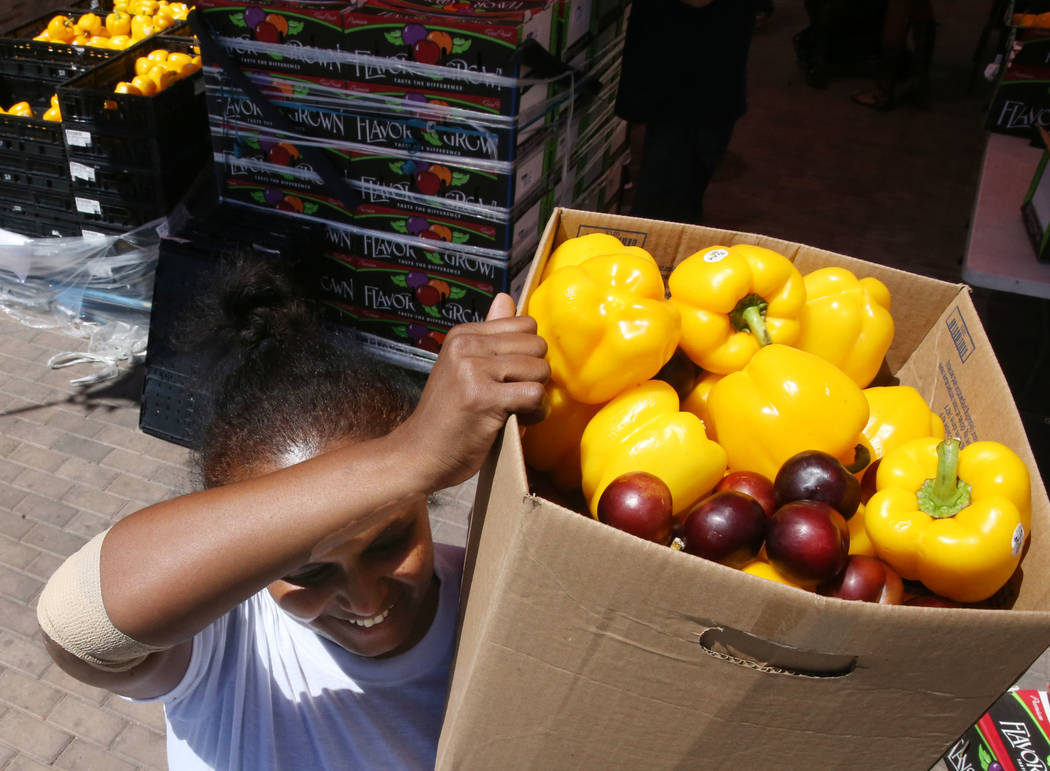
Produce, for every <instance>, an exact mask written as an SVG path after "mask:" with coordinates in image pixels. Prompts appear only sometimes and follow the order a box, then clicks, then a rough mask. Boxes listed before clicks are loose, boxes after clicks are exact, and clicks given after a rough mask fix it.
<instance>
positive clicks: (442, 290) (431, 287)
mask: <svg viewBox="0 0 1050 771" xmlns="http://www.w3.org/2000/svg"><path fill="white" fill-rule="evenodd" d="M390 281H391V282H392V283H393V284H394V285H395V286H400V287H404V288H406V289H411V290H412V293H413V294H414V295H415V298H416V300H417V301H418V302H419V304H420V305H422V306H423V310H424V311H425V312H426V314H427V315H428V316H434V317H435V318H441V311H440V310H439V306H440V305H441V303H442V302H443V301H445V300H459V299H462V298H463V297H465V296H466V294H467V290H465V289H464V288H463V287H461V286H453V285H450V284H449V283H448V282H447V281H443V280H442V279H440V278H430V277H429V276H428V275H427V274H426V273H421V272H420V271H418V270H413V271H409V272H408V273H397V274H394V275H392V276H391V277H390Z"/></svg>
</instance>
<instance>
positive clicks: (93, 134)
mask: <svg viewBox="0 0 1050 771" xmlns="http://www.w3.org/2000/svg"><path fill="white" fill-rule="evenodd" d="M204 125H205V127H207V123H205V124H204ZM62 138H63V139H64V140H65V144H64V145H63V150H64V151H65V152H66V154H67V155H68V157H69V160H70V161H77V162H79V163H84V164H94V165H100V164H109V165H112V166H133V167H136V168H153V169H163V168H166V167H168V166H170V165H171V163H172V162H173V161H172V158H173V157H175V156H176V155H177V152H178V148H179V147H180V146H182V145H186V146H195V147H207V146H208V137H207V134H204V135H203V136H198V135H197V133H196V132H195V131H194V132H193V133H189V134H188V133H186V132H184V131H182V130H181V127H179V126H170V127H168V128H167V129H166V130H162V131H160V132H159V133H158V134H157V135H156V136H152V137H146V136H142V134H141V132H137V131H134V130H132V131H118V130H115V129H113V128H111V127H109V126H99V125H96V124H93V123H72V124H71V123H64V124H63V133H62Z"/></svg>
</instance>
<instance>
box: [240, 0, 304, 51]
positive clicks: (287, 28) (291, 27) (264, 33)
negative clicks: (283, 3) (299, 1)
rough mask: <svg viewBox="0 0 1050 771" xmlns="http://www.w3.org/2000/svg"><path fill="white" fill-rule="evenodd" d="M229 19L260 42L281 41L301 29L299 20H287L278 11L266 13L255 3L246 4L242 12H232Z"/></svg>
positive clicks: (299, 31)
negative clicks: (250, 32)
mask: <svg viewBox="0 0 1050 771" xmlns="http://www.w3.org/2000/svg"><path fill="white" fill-rule="evenodd" d="M230 21H231V22H233V23H234V24H235V25H237V26H238V27H246V28H248V29H250V30H251V31H252V38H253V39H255V40H258V41H260V42H262V43H283V42H284V39H285V38H286V37H295V36H296V35H298V34H299V33H301V32H302V31H303V23H302V22H301V21H298V20H296V19H292V21H288V20H287V19H286V18H284V17H283V16H281V15H280V14H279V13H267V12H266V10H265V9H263V8H260V7H259V6H257V5H250V6H248V7H247V8H245V9H244V13H236V14H233V15H232V16H230Z"/></svg>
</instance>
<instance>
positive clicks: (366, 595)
mask: <svg viewBox="0 0 1050 771" xmlns="http://www.w3.org/2000/svg"><path fill="white" fill-rule="evenodd" d="M269 590H270V594H271V595H272V596H273V598H274V599H275V600H276V601H277V604H278V605H279V606H280V607H281V608H282V609H283V610H284V611H285V612H286V613H289V614H290V615H292V616H293V617H295V618H296V619H298V620H299V621H300V622H302V623H303V624H305V625H307V626H308V627H310V628H311V629H313V630H314V631H315V632H317V633H318V634H319V635H321V636H322V637H325V638H327V639H329V640H331V641H332V642H334V643H336V644H337V645H341V646H342V647H344V648H346V649H347V650H348V651H350V652H351V653H356V654H357V655H359V656H368V657H370V658H374V657H378V656H388V655H394V654H398V653H402V652H404V651H406V650H408V649H409V648H411V647H412V646H413V645H415V644H416V643H418V642H419V641H420V640H421V639H422V638H423V635H424V634H426V632H427V630H428V629H429V628H430V624H431V622H432V621H433V620H434V615H435V612H436V610H437V599H438V581H437V578H436V577H435V575H434V549H433V541H432V540H431V536H430V520H429V517H428V515H427V506H426V499H425V498H422V499H420V500H419V501H418V502H417V503H415V504H412V505H411V506H409V507H407V508H406V509H404V510H403V511H402V512H400V513H399V514H398V515H396V516H395V517H394V518H393V520H392V521H390V522H389V523H388V524H386V525H377V526H376V527H375V528H373V529H371V530H369V531H367V532H365V533H363V534H362V535H361V536H359V537H356V538H354V539H353V540H351V541H349V542H347V543H345V544H343V545H341V546H339V547H338V548H336V549H333V550H332V551H330V552H327V553H325V554H323V555H320V556H319V557H318V558H317V559H316V560H315V561H314V562H311V563H309V564H307V565H303V566H302V567H300V568H298V569H296V570H295V571H293V572H292V573H290V574H289V575H287V576H285V577H284V579H283V580H281V581H275V582H274V583H272V584H270V586H269Z"/></svg>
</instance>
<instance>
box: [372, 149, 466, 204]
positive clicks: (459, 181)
mask: <svg viewBox="0 0 1050 771" xmlns="http://www.w3.org/2000/svg"><path fill="white" fill-rule="evenodd" d="M390 170H391V171H392V172H394V173H395V174H398V175H400V176H405V177H408V178H409V179H410V180H412V182H413V183H415V186H416V189H417V190H418V191H419V192H421V193H422V194H423V195H440V194H441V193H442V192H444V191H445V190H446V189H447V188H450V187H459V186H461V185H464V184H466V183H467V182H469V181H470V174H467V173H466V172H464V171H452V170H451V169H449V168H448V166H442V165H441V164H439V163H427V162H426V161H417V160H413V159H411V158H409V159H406V160H396V161H391V162H390Z"/></svg>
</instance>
